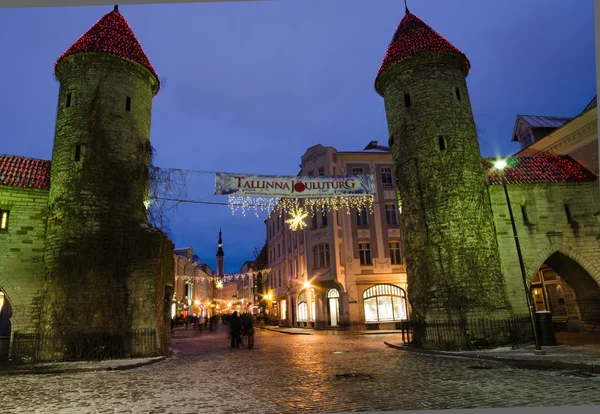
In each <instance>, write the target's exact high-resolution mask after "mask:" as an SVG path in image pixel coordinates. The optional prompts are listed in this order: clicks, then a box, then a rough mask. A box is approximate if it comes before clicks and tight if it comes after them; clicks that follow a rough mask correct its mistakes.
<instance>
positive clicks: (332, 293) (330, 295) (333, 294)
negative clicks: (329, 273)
mask: <svg viewBox="0 0 600 414" xmlns="http://www.w3.org/2000/svg"><path fill="white" fill-rule="evenodd" d="M327 297H328V298H339V297H340V292H338V291H337V289H330V290H329V292H327Z"/></svg>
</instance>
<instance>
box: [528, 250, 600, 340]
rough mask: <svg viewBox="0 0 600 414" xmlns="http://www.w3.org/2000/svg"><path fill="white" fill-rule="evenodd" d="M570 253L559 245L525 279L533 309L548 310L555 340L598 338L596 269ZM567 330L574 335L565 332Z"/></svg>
mask: <svg viewBox="0 0 600 414" xmlns="http://www.w3.org/2000/svg"><path fill="white" fill-rule="evenodd" d="M571 253H574V252H565V251H563V250H562V249H561V250H558V249H557V250H555V251H553V252H551V253H550V254H549V255H548V256H547V257H546V258H545V259H544V260H543V262H542V263H540V265H539V267H538V269H536V271H535V272H534V274H533V276H532V277H531V278H530V280H529V281H528V282H529V283H528V284H529V286H530V289H531V293H532V297H533V299H534V305H535V309H536V311H540V310H545V311H550V312H551V313H552V320H553V325H554V328H555V331H556V333H557V339H558V340H559V342H563V343H564V342H565V341H566V342H570V341H572V340H573V339H574V338H579V339H582V340H586V341H589V340H592V341H598V340H600V283H599V282H598V273H597V271H596V269H594V268H593V267H591V266H590V264H589V263H586V261H585V260H581V259H582V258H576V257H573V255H572V254H571ZM575 256H577V255H575ZM577 259H580V260H581V261H580V260H577ZM594 276H596V277H594ZM567 333H569V334H574V333H578V335H568V336H567V335H566V334H567Z"/></svg>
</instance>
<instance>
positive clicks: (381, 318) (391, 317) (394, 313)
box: [363, 285, 407, 322]
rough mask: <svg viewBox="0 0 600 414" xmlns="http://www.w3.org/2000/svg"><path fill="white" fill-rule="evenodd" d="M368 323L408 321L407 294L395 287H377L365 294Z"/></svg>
mask: <svg viewBox="0 0 600 414" xmlns="http://www.w3.org/2000/svg"><path fill="white" fill-rule="evenodd" d="M363 302H364V306H365V321H366V322H388V321H402V320H406V319H407V310H406V292H404V290H403V289H400V288H399V287H398V286H394V285H375V286H372V287H370V288H369V289H367V290H365V293H363Z"/></svg>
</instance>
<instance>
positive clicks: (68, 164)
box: [40, 6, 173, 359]
mask: <svg viewBox="0 0 600 414" xmlns="http://www.w3.org/2000/svg"><path fill="white" fill-rule="evenodd" d="M55 75H56V78H57V80H58V81H59V82H60V90H59V96H58V111H57V117H56V132H55V138H54V147H53V152H52V169H51V186H50V191H49V198H48V224H47V229H46V244H45V251H44V262H45V263H44V264H45V286H44V298H43V300H42V304H43V305H42V312H41V317H40V332H41V333H42V334H44V335H49V336H52V337H53V338H55V339H54V340H53V341H48V342H49V344H48V345H47V347H46V348H45V349H43V350H42V352H41V355H40V357H41V359H52V358H53V357H55V355H56V353H57V352H58V353H60V352H62V351H61V349H65V346H67V347H71V348H73V349H75V348H77V349H79V350H81V349H85V346H84V345H82V344H83V343H85V342H86V341H87V343H96V344H97V345H103V346H109V345H108V342H110V344H111V345H110V346H112V347H115V349H118V350H119V352H121V353H122V354H123V355H148V354H152V353H155V352H156V349H155V348H154V347H153V344H154V343H155V342H156V343H161V344H164V343H168V341H167V342H165V338H166V336H167V335H168V331H167V330H166V329H165V323H164V317H163V314H165V312H166V311H165V309H163V308H164V303H166V302H168V299H170V298H168V299H164V298H165V297H168V296H169V293H168V291H169V288H168V287H167V285H169V284H171V285H172V282H173V281H172V280H169V275H171V276H172V272H173V270H172V267H173V262H172V260H173V258H172V250H173V245H172V243H171V242H170V240H168V238H167V237H166V236H164V235H163V234H162V233H160V232H158V231H153V229H151V227H150V226H149V225H148V220H147V205H146V201H147V198H148V184H149V164H150V156H151V145H150V118H151V112H152V99H153V97H154V96H155V95H156V93H157V92H158V90H159V87H160V81H159V78H158V76H157V74H156V72H155V70H154V68H153V67H152V65H151V64H150V61H149V60H148V58H147V56H146V54H145V53H144V51H143V50H142V47H141V45H140V43H139V42H138V40H137V39H136V37H135V35H134V34H133V32H132V31H131V29H130V27H129V25H128V23H127V21H126V20H125V18H124V17H123V16H122V15H121V14H120V13H119V11H118V7H117V6H115V9H114V10H113V11H111V12H110V13H108V14H106V15H105V16H103V17H102V18H101V19H100V20H99V21H98V22H97V23H96V24H95V25H94V26H92V27H91V28H90V29H89V30H88V31H87V32H86V33H85V34H84V35H83V36H82V37H81V38H80V39H79V40H77V41H76V42H75V43H74V44H73V45H72V46H71V47H70V48H69V49H67V51H66V52H65V53H64V54H63V55H62V56H60V57H59V59H58V61H57V62H56V64H55ZM136 332H137V333H136ZM140 332H141V333H142V334H141V335H142V336H143V335H146V336H148V335H150V336H152V337H153V338H155V339H156V341H155V340H154V339H153V340H151V341H150V342H149V343H151V344H152V346H150V347H149V348H148V349H145V348H144V347H143V346H142V345H141V344H142V342H143V341H142V339H141V337H139V338H138V337H137V336H136V335H138V334H140ZM77 336H79V337H80V338H82V341H83V342H82V344H74V343H73V344H70V343H63V342H64V341H63V338H72V337H77ZM65 340H66V339H65ZM107 341H108V342H107ZM50 342H51V343H50ZM104 342H106V343H104ZM146 342H148V341H147V338H146ZM144 346H145V345H144ZM82 347H83V348H82ZM163 351H165V350H164V349H163V350H162V351H161V352H163ZM58 357H62V356H58Z"/></svg>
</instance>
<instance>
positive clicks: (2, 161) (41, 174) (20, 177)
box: [0, 154, 51, 190]
mask: <svg viewBox="0 0 600 414" xmlns="http://www.w3.org/2000/svg"><path fill="white" fill-rule="evenodd" d="M50 164H51V162H50V161H45V160H38V159H35V158H26V157H16V156H13V155H2V154H0V185H6V186H11V187H24V188H40V189H44V190H48V189H49V188H50Z"/></svg>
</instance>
